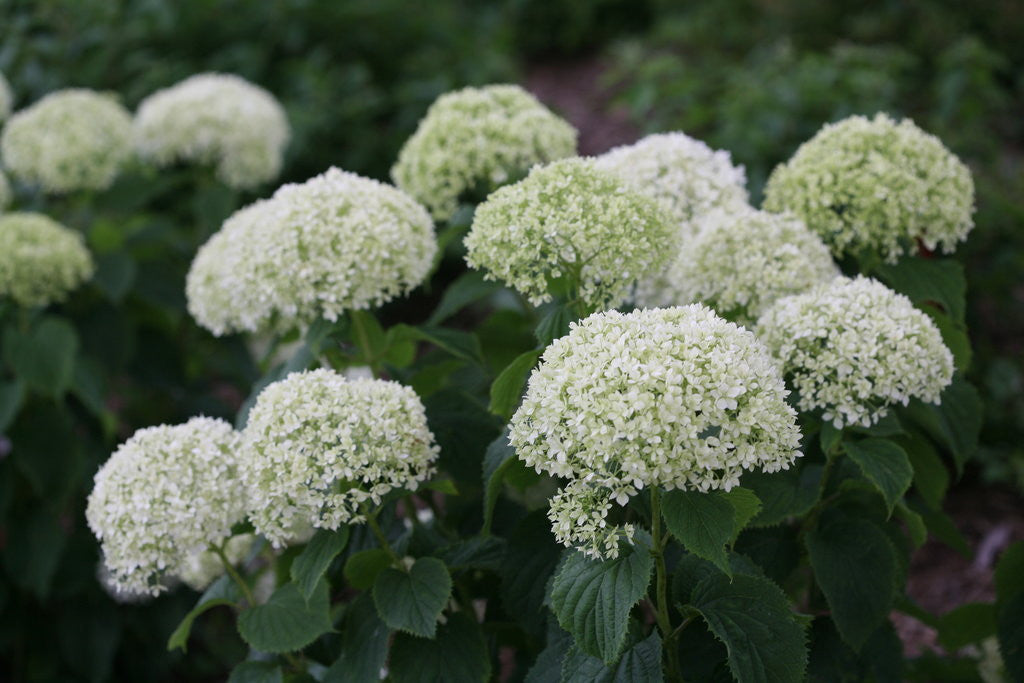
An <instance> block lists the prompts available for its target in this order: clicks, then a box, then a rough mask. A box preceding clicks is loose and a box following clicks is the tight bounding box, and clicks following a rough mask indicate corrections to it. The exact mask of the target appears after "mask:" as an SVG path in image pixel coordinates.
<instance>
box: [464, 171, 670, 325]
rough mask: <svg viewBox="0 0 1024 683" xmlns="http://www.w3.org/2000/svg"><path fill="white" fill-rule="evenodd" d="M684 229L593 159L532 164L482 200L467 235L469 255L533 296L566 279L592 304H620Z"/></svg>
mask: <svg viewBox="0 0 1024 683" xmlns="http://www.w3.org/2000/svg"><path fill="white" fill-rule="evenodd" d="M678 237H679V236H678V231H677V230H676V229H675V226H674V225H673V224H672V221H671V220H670V219H669V217H668V216H667V215H666V214H665V212H664V211H663V210H662V209H661V207H660V206H659V205H658V204H657V202H655V201H654V200H653V199H650V198H649V197H646V196H644V195H642V194H639V193H637V192H636V191H634V190H631V189H629V188H627V187H626V186H625V185H624V184H623V183H622V182H621V181H620V180H618V179H617V178H616V177H615V176H614V175H612V174H611V173H609V172H607V171H601V170H598V169H597V168H596V167H595V166H594V163H593V161H592V160H589V159H564V160H562V161H556V162H554V163H552V164H549V165H547V166H540V167H536V168H534V169H533V170H532V171H530V175H529V176H527V177H526V179H524V180H521V181H520V182H518V183H516V184H514V185H510V186H508V187H503V188H501V189H500V190H497V191H496V192H494V193H493V194H491V196H490V197H488V198H487V201H486V202H484V203H483V204H481V205H480V206H479V207H478V208H477V210H476V214H475V216H474V219H473V227H472V229H471V230H470V232H469V235H467V236H466V242H465V243H466V249H467V255H466V262H467V263H469V265H470V266H471V267H473V268H478V269H482V270H484V271H485V277H486V278H487V279H492V280H493V279H497V280H501V281H503V282H504V283H505V284H507V285H508V286H509V287H512V288H513V289H516V290H518V291H519V292H521V293H522V294H523V295H524V296H526V297H527V298H528V299H529V300H530V301H531V302H532V303H534V304H537V305H539V304H542V303H544V302H546V301H550V300H551V294H550V292H549V285H550V282H551V281H552V280H557V279H564V280H565V281H566V282H568V283H569V284H570V286H572V287H573V288H575V290H576V291H574V292H573V295H574V296H576V297H578V299H579V300H580V301H582V302H583V303H584V304H585V305H586V306H587V307H589V308H591V309H594V310H598V309H604V308H610V307H613V306H617V305H618V304H620V303H622V302H623V301H625V300H626V299H627V298H628V297H629V296H630V294H631V293H632V289H633V285H634V283H635V282H636V280H637V279H638V278H641V277H644V276H646V275H647V274H648V273H651V272H658V271H660V270H661V269H662V268H663V267H664V266H665V264H666V262H667V260H668V258H669V256H670V255H672V254H674V253H675V250H676V245H677V242H678Z"/></svg>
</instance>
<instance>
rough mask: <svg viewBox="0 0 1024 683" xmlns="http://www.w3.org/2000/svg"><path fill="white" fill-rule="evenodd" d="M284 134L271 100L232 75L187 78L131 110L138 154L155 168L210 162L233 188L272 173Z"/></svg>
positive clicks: (285, 119) (284, 142) (281, 155)
mask: <svg viewBox="0 0 1024 683" xmlns="http://www.w3.org/2000/svg"><path fill="white" fill-rule="evenodd" d="M290 137H291V130H290V128H289V126H288V117H287V116H286V115H285V112H284V109H283V108H282V107H281V104H280V103H279V102H278V101H277V99H276V98H275V97H274V96H273V95H271V94H270V93H269V92H267V91H266V90H264V89H263V88H261V87H259V86H257V85H253V84H252V83H250V82H248V81H246V80H245V79H244V78H241V77H239V76H235V75H232V74H220V73H204V74H197V75H195V76H190V77H189V78H186V79H185V80H183V81H181V82H180V83H178V84H176V85H173V86H171V87H169V88H165V89H163V90H158V91H157V92H155V93H153V94H152V95H150V96H149V97H147V98H146V99H144V100H143V101H142V103H141V104H140V105H139V109H138V111H137V112H136V114H135V148H136V149H137V150H138V153H139V155H140V156H141V157H142V158H144V159H146V160H148V161H150V162H152V163H154V164H156V165H157V166H167V165H169V164H172V163H175V162H179V161H184V162H191V163H196V164H203V165H212V166H214V167H215V168H216V173H217V177H218V178H220V179H221V181H223V182H224V183H225V184H226V185H228V186H230V187H234V188H239V189H249V188H252V187H255V186H257V185H260V184H262V183H265V182H268V181H270V180H273V179H274V178H276V177H277V175H278V174H279V173H280V172H281V164H282V162H283V159H284V149H285V147H286V146H287V145H288V140H289V138H290Z"/></svg>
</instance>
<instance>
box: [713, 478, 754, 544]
mask: <svg viewBox="0 0 1024 683" xmlns="http://www.w3.org/2000/svg"><path fill="white" fill-rule="evenodd" d="M718 495H720V496H721V497H722V498H724V499H725V500H727V501H729V504H730V505H732V508H733V516H732V526H733V532H732V539H731V540H730V541H729V543H730V544H732V543H735V542H736V537H737V536H739V535H740V532H741V531H743V529H744V528H745V527H746V526H747V524H748V523H749V522H750V520H752V519H753V518H754V517H755V516H756V515H757V513H758V512H760V511H761V499H760V498H758V497H757V494H756V493H754V492H753V491H751V490H750V489H748V488H743V487H742V486H737V487H736V488H734V489H732V490H731V491H727V492H723V493H720V494H718Z"/></svg>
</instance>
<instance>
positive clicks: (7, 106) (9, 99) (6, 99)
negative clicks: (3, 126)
mask: <svg viewBox="0 0 1024 683" xmlns="http://www.w3.org/2000/svg"><path fill="white" fill-rule="evenodd" d="M13 106H14V94H13V93H12V92H11V84H10V83H8V82H7V79H6V78H5V77H4V74H3V72H2V71H0V123H3V122H4V121H6V120H7V117H8V116H10V115H11V109H12V107H13Z"/></svg>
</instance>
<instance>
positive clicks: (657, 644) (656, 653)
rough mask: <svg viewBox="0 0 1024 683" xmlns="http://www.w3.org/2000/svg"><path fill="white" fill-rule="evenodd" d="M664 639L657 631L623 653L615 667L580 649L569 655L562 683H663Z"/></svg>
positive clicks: (572, 651)
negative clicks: (662, 658)
mask: <svg viewBox="0 0 1024 683" xmlns="http://www.w3.org/2000/svg"><path fill="white" fill-rule="evenodd" d="M663 680H665V677H664V675H663V674H662V671H661V636H659V635H658V631H657V629H655V630H654V631H652V632H651V634H650V635H649V636H647V637H646V638H645V639H643V640H641V641H640V642H639V643H637V644H636V645H634V646H633V647H631V648H629V649H627V650H626V651H625V652H623V653H622V657H621V658H620V659H619V661H618V662H616V663H615V664H613V665H608V664H605V663H604V662H602V661H601V660H600V659H598V658H597V657H594V656H591V655H588V654H587V653H586V652H584V651H583V650H581V649H579V646H576V647H573V648H572V649H571V650H569V652H568V653H567V655H566V657H565V660H564V662H563V664H562V678H561V683H661V682H662V681H663Z"/></svg>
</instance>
